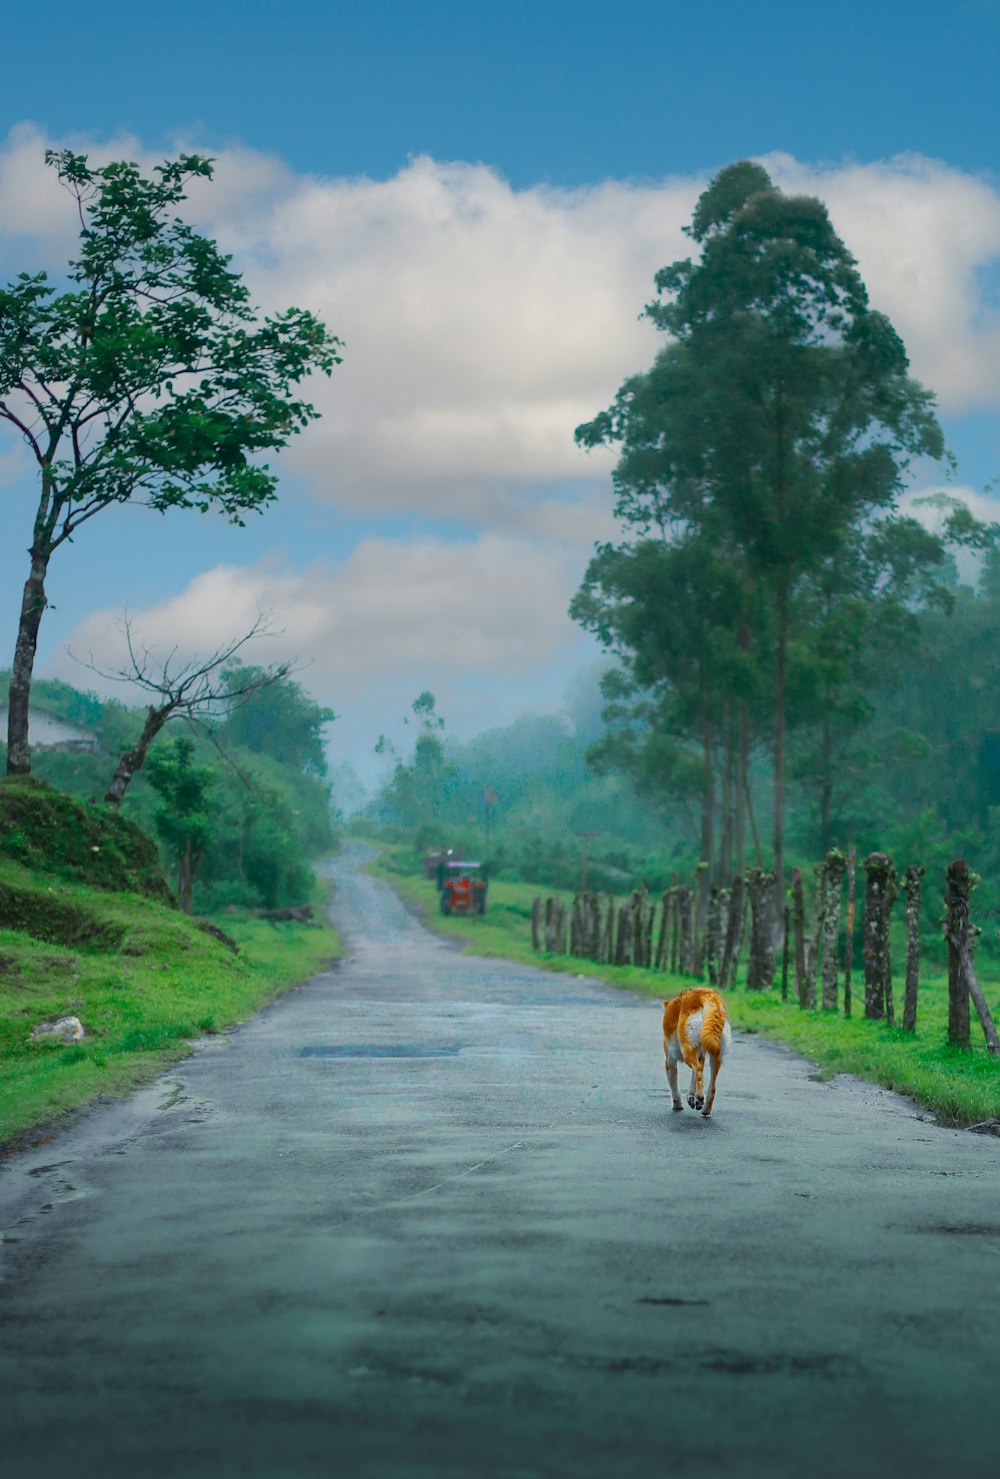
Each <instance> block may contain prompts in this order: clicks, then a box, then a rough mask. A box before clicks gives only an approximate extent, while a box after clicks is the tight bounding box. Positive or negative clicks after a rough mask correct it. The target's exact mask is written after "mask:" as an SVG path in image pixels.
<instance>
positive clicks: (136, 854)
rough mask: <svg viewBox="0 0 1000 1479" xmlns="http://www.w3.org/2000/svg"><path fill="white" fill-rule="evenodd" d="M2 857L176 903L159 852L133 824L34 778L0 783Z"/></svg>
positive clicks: (57, 874)
mask: <svg viewBox="0 0 1000 1479" xmlns="http://www.w3.org/2000/svg"><path fill="white" fill-rule="evenodd" d="M0 856H3V857H5V858H9V859H11V860H12V861H14V862H17V863H20V864H23V865H24V866H25V867H26V868H31V869H35V870H38V871H43V872H46V873H49V874H52V875H53V876H54V877H56V878H60V879H73V880H77V881H79V882H82V883H86V884H88V885H89V886H90V887H92V888H98V889H110V890H116V891H121V890H126V889H127V890H130V891H131V892H133V893H137V894H144V895H146V896H147V897H149V898H153V899H158V900H160V901H161V902H163V903H169V902H171V895H170V890H169V888H168V886H167V881H166V879H165V878H164V876H163V871H162V869H161V867H160V860H159V857H158V855H157V851H156V847H155V845H154V844H153V843H152V842H151V841H150V839H149V838H148V837H147V836H146V834H145V833H144V832H143V831H142V830H141V829H140V828H139V827H137V826H136V825H135V823H134V822H131V821H129V820H128V819H127V818H125V817H121V816H118V815H117V814H116V813H114V812H111V811H109V810H108V809H107V808H106V807H103V806H93V805H89V804H87V803H86V802H82V801H79V800H77V798H76V797H74V796H68V795H66V794H64V793H63V792H60V791H56V790H54V789H53V788H52V787H51V786H49V785H46V784H45V782H44V781H42V780H40V779H38V778H36V777H33V776H9V777H7V778H6V779H5V780H0Z"/></svg>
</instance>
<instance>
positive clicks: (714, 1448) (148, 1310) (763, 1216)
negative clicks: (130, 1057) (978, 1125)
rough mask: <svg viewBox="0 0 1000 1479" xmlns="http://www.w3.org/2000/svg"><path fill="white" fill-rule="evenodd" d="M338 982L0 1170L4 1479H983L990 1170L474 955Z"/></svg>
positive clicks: (906, 1123) (845, 1101) (353, 896)
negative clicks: (685, 1055)
mask: <svg viewBox="0 0 1000 1479" xmlns="http://www.w3.org/2000/svg"><path fill="white" fill-rule="evenodd" d="M356 862H357V849H354V850H353V852H349V854H348V855H347V856H345V858H343V859H341V860H338V861H337V862H335V863H334V864H332V865H331V867H332V870H333V871H334V873H335V877H336V882H337V895H336V905H335V911H336V917H337V919H338V922H339V923H340V924H341V926H342V928H343V929H344V932H345V936H346V943H347V946H348V949H349V952H350V954H349V957H348V959H346V960H345V961H344V962H343V963H342V965H341V966H340V968H339V969H338V970H336V971H334V972H331V973H329V974H325V975H321V976H318V977H316V978H315V979H314V980H313V981H311V982H310V983H309V984H308V985H306V986H305V987H303V988H301V989H299V990H298V991H296V992H295V993H293V994H292V995H291V996H288V997H286V998H284V999H283V1000H282V1001H280V1002H278V1003H276V1004H275V1005H273V1006H272V1007H269V1008H268V1009H267V1010H265V1011H264V1012H262V1013H261V1014H260V1015H259V1016H257V1017H255V1018H254V1019H253V1021H252V1022H249V1023H247V1024H246V1025H245V1026H243V1027H241V1028H239V1029H238V1030H235V1031H233V1032H231V1033H229V1034H227V1035H225V1036H224V1037H221V1038H218V1039H214V1040H210V1041H209V1042H208V1043H206V1044H204V1045H203V1046H201V1047H200V1048H199V1049H198V1051H197V1052H196V1054H195V1055H194V1057H192V1058H191V1059H189V1060H187V1061H186V1062H184V1063H183V1064H181V1065H179V1066H178V1067H175V1068H173V1069H171V1071H170V1072H169V1074H168V1075H167V1076H166V1077H165V1078H163V1079H161V1080H160V1081H159V1082H158V1083H157V1084H156V1085H154V1086H153V1087H152V1088H150V1089H148V1090H145V1091H143V1092H142V1093H141V1094H138V1095H136V1096H134V1097H133V1098H132V1099H130V1100H129V1101H128V1102H127V1103H126V1104H120V1105H116V1106H112V1107H109V1108H104V1109H99V1110H97V1111H95V1112H93V1113H91V1114H90V1115H88V1116H86V1117H85V1118H84V1119H82V1120H81V1121H79V1122H78V1123H77V1124H76V1125H75V1126H74V1127H73V1128H72V1129H71V1130H70V1131H68V1132H66V1133H65V1134H63V1135H61V1136H60V1137H58V1138H57V1139H56V1140H55V1141H54V1142H53V1143H51V1144H49V1145H46V1146H44V1147H42V1148H40V1149H39V1150H36V1151H33V1152H31V1153H29V1154H26V1155H22V1156H19V1157H15V1158H14V1159H13V1161H12V1162H10V1163H8V1165H7V1166H6V1168H5V1169H4V1170H3V1171H2V1173H0V1228H4V1229H5V1233H4V1241H3V1244H2V1247H0V1258H2V1265H0V1470H2V1472H3V1474H4V1476H5V1479H29V1476H30V1479H35V1476H38V1479H47V1476H49V1475H66V1474H72V1475H74V1476H77V1479H80V1476H82V1479H90V1476H95V1479H97V1476H101V1479H105V1476H107V1479H118V1476H128V1479H144V1476H146V1475H150V1476H159V1475H177V1476H185V1479H201V1476H206V1479H207V1476H212V1479H230V1476H238V1475H239V1476H267V1479H272V1476H273V1479H286V1476H288V1479H294V1476H299V1475H302V1476H312V1475H317V1476H318V1475H324V1476H328V1475H342V1476H346V1479H354V1476H358V1479H366V1476H375V1479H409V1476H427V1479H432V1476H433V1479H452V1476H455V1479H457V1476H462V1479H465V1476H470V1479H472V1476H485V1479H494V1476H495V1479H531V1476H539V1479H543V1476H544V1479H548V1476H567V1479H569V1476H591V1475H594V1476H598V1475H599V1476H607V1479H617V1476H630V1479H631V1476H637V1479H638V1476H647V1475H658V1474H660V1473H662V1472H665V1471H667V1470H668V1469H670V1468H673V1467H675V1466H678V1465H685V1466H687V1467H688V1468H691V1467H692V1466H693V1468H694V1472H696V1473H697V1474H698V1476H699V1479H703V1476H705V1475H717V1474H718V1475H721V1474H725V1475H728V1476H732V1479H744V1476H749V1479H755V1476H758V1475H760V1476H764V1475H767V1476H768V1479H782V1476H786V1475H787V1476H792V1475H795V1476H797V1479H799V1476H803V1475H804V1476H806V1479H827V1476H840V1475H843V1476H845V1479H846V1476H851V1479H866V1476H869V1475H870V1476H874V1475H876V1474H877V1475H879V1476H881V1479H885V1476H890V1479H891V1476H895V1475H897V1474H898V1475H902V1474H904V1473H905V1474H909V1475H911V1476H917V1479H922V1476H925V1475H926V1476H931V1475H939V1474H943V1473H947V1472H952V1471H955V1470H956V1469H958V1470H960V1471H961V1473H962V1475H963V1479H978V1476H980V1475H982V1476H986V1475H990V1476H993V1475H995V1474H996V1473H997V1472H1000V1458H998V1446H1000V1445H998V1438H997V1434H998V1432H1000V1424H998V1421H997V1414H996V1395H995V1394H996V1391H997V1382H998V1379H1000V1143H998V1142H997V1141H996V1140H990V1139H988V1138H981V1137H978V1136H974V1135H970V1134H968V1133H964V1132H959V1131H953V1130H946V1129H940V1128H937V1127H935V1126H934V1125H932V1124H930V1123H929V1122H927V1121H926V1120H925V1119H924V1118H923V1117H922V1115H921V1114H920V1112H919V1111H918V1110H917V1109H916V1108H915V1106H913V1105H912V1104H910V1103H908V1102H907V1101H905V1100H902V1099H899V1098H897V1097H895V1096H893V1095H891V1094H889V1093H886V1092H884V1091H881V1090H879V1089H875V1088H872V1087H870V1086H866V1085H863V1084H859V1083H855V1082H852V1081H849V1080H835V1081H834V1082H832V1083H817V1082H815V1081H814V1080H813V1079H812V1078H811V1076H810V1075H811V1065H810V1064H808V1063H807V1062H805V1061H804V1060H802V1059H800V1058H797V1057H795V1056H794V1055H792V1054H791V1053H788V1052H786V1051H785V1050H783V1049H781V1048H779V1047H774V1046H769V1045H767V1044H763V1043H758V1042H755V1041H753V1040H752V1039H750V1038H746V1037H741V1038H738V1039H737V1040H736V1042H735V1044H734V1048H733V1052H732V1055H731V1058H730V1060H729V1061H728V1062H727V1064H726V1067H725V1069H724V1070H723V1074H722V1077H721V1079H720V1087H719V1097H718V1100H717V1103H716V1111H715V1116H714V1117H713V1119H711V1120H709V1121H706V1120H703V1119H702V1118H701V1116H699V1115H695V1114H693V1113H691V1112H690V1111H688V1110H685V1111H684V1113H683V1115H681V1114H677V1115H675V1114H673V1113H672V1112H671V1109H670V1102H669V1098H668V1095H667V1092H666V1081H665V1077H664V1073H663V1066H662V1052H661V1047H660V1035H659V1013H658V1011H657V1010H656V1008H655V1007H654V1006H653V1005H651V1004H650V1003H649V1002H648V1001H641V1000H637V999H635V998H632V997H629V996H627V995H623V994H621V993H618V992H614V991H611V990H609V989H608V988H605V987H603V986H601V985H600V984H598V983H595V982H588V981H582V980H574V979H572V978H570V977H566V976H555V975H547V974H545V973H544V972H541V971H534V970H529V969H527V968H524V967H520V966H514V965H506V964H504V963H503V962H497V961H489V960H477V959H472V958H469V957H467V956H463V955H460V954H459V953H457V952H456V951H455V950H454V949H452V948H451V946H450V945H449V944H447V943H445V942H443V941H440V940H437V939H435V938H433V937H432V936H430V935H428V934H427V933H426V932H425V931H423V930H422V929H421V928H420V927H419V925H418V924H417V923H416V922H415V921H414V920H413V919H412V918H411V916H410V915H409V914H408V913H407V912H406V911H405V910H404V909H403V908H402V906H401V905H399V904H398V903H397V902H396V900H395V899H394V898H393V897H392V895H391V894H389V892H388V890H387V889H386V888H385V886H384V885H383V884H381V883H379V882H377V881H375V880H373V879H370V878H367V877H364V876H362V875H359V874H358V873H357V872H356V871H355V870H354V865H355V864H356Z"/></svg>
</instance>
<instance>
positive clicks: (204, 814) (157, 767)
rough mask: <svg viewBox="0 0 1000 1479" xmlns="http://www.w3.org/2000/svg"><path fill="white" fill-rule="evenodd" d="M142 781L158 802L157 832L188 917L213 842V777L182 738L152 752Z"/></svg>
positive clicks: (214, 773)
mask: <svg viewBox="0 0 1000 1479" xmlns="http://www.w3.org/2000/svg"><path fill="white" fill-rule="evenodd" d="M146 776H147V779H148V781H149V784H150V785H151V786H152V788H153V790H154V791H155V792H156V794H157V795H158V796H159V798H160V805H159V807H158V809H157V812H156V831H157V834H158V835H159V837H160V839H161V840H162V842H163V843H164V845H165V847H166V848H167V850H168V852H169V853H170V854H171V857H172V859H173V863H174V867H175V868H176V871H177V902H178V903H179V904H180V906H181V908H182V909H183V910H184V911H185V913H187V914H190V913H191V909H192V895H193V892H194V881H195V878H196V876H197V873H198V868H199V865H200V863H201V860H202V858H203V857H204V855H205V849H206V848H207V847H208V844H209V842H210V841H211V837H212V825H213V814H214V802H213V792H214V790H215V787H216V784H217V774H216V772H215V770H214V769H212V768H210V767H209V766H206V765H196V764H195V762H194V742H193V741H192V740H190V739H186V738H183V737H182V738H181V739H176V740H174V741H173V743H172V744H169V745H161V746H160V748H159V749H156V750H154V751H153V753H152V754H151V755H150V757H149V759H148V760H147V762H146Z"/></svg>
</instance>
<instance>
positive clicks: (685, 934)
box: [677, 884, 694, 976]
mask: <svg viewBox="0 0 1000 1479" xmlns="http://www.w3.org/2000/svg"><path fill="white" fill-rule="evenodd" d="M693 905H694V898H693V895H692V893H691V890H690V889H689V888H688V887H687V885H686V884H682V885H681V887H680V888H679V889H678V890H677V912H678V913H679V915H680V921H681V929H680V936H681V937H680V961H679V969H680V973H681V975H682V976H690V974H691V972H692V971H693V970H694V918H693V915H694V907H693Z"/></svg>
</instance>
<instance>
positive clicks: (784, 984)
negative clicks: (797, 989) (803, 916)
mask: <svg viewBox="0 0 1000 1479" xmlns="http://www.w3.org/2000/svg"><path fill="white" fill-rule="evenodd" d="M791 932H792V911H791V909H789V907H788V905H787V904H786V905H785V938H784V939H783V940H782V942H781V999H782V1001H787V1000H788V944H789V937H790V935H791Z"/></svg>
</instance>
